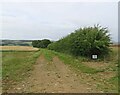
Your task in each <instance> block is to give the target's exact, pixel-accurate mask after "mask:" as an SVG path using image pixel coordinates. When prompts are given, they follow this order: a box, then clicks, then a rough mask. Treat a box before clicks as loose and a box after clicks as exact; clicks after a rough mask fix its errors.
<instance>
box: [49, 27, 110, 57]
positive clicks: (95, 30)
mask: <svg viewBox="0 0 120 95" xmlns="http://www.w3.org/2000/svg"><path fill="white" fill-rule="evenodd" d="M109 44H110V35H109V34H108V30H107V28H102V27H101V26H99V25H97V26H94V27H85V28H80V29H78V30H75V32H74V33H71V34H70V35H68V36H66V37H64V38H62V39H60V40H59V41H56V42H54V43H52V44H50V45H48V49H50V50H55V51H58V52H63V53H68V54H72V55H74V56H87V57H91V55H93V54H97V55H98V56H99V57H103V56H105V55H108V54H109V51H110V50H109Z"/></svg>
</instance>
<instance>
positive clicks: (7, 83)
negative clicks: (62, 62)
mask: <svg viewBox="0 0 120 95" xmlns="http://www.w3.org/2000/svg"><path fill="white" fill-rule="evenodd" d="M39 56H40V51H37V52H17V51H14V52H2V81H3V91H4V90H7V89H9V87H11V85H13V84H15V83H16V82H20V81H22V80H23V79H24V78H25V77H26V76H29V71H30V70H32V69H33V64H34V63H35V61H36V59H37V58H38V57H39Z"/></svg>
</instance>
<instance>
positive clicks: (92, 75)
mask: <svg viewBox="0 0 120 95" xmlns="http://www.w3.org/2000/svg"><path fill="white" fill-rule="evenodd" d="M112 51H113V52H111V55H110V56H109V57H108V58H106V59H105V60H104V61H100V60H97V61H93V60H90V59H87V58H83V57H78V58H75V57H73V56H71V55H67V54H63V53H58V52H54V51H51V50H47V49H40V51H31V52H27V51H26V52H25V51H19V52H17V51H7V52H2V77H3V89H6V90H7V89H9V88H10V87H12V85H15V84H17V82H20V81H22V80H24V79H25V78H27V77H28V76H29V72H30V71H32V69H33V65H34V63H35V62H36V59H37V58H38V57H39V56H40V55H41V54H42V55H44V57H45V59H46V60H47V61H48V62H52V61H53V58H54V57H55V56H58V57H59V59H60V60H61V61H63V63H65V64H66V65H69V66H70V67H71V68H72V69H73V70H75V71H76V72H77V73H78V76H79V75H80V80H81V81H83V83H89V84H90V85H91V86H93V85H94V86H95V87H96V88H97V89H100V90H102V91H104V92H117V91H118V74H117V72H118V49H117V48H116V47H113V48H112ZM88 62H89V64H91V65H89V64H88V65H86V64H84V63H88ZM99 64H102V65H103V67H100V68H99ZM106 64H107V65H106ZM92 65H98V68H96V67H94V66H93V67H92Z"/></svg>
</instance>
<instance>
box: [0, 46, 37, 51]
mask: <svg viewBox="0 0 120 95" xmlns="http://www.w3.org/2000/svg"><path fill="white" fill-rule="evenodd" d="M0 50H2V51H37V50H39V49H38V48H33V47H30V46H0Z"/></svg>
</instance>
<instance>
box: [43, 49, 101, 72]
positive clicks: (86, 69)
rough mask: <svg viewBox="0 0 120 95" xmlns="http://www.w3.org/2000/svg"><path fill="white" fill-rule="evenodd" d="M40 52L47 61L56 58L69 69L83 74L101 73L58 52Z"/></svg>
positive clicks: (45, 50) (79, 60)
mask: <svg viewBox="0 0 120 95" xmlns="http://www.w3.org/2000/svg"><path fill="white" fill-rule="evenodd" d="M41 52H42V53H43V54H44V56H45V58H46V59H47V60H48V61H52V59H53V57H54V56H58V57H59V58H60V59H61V60H62V61H63V62H64V63H65V64H68V65H70V66H71V67H73V68H75V69H76V70H80V71H82V72H84V73H90V74H93V73H97V72H102V70H96V69H94V68H90V67H88V66H86V65H84V64H82V62H81V60H83V59H80V58H79V59H78V58H75V57H73V56H71V55H68V54H63V53H58V52H55V51H51V50H47V49H42V50H41Z"/></svg>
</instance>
